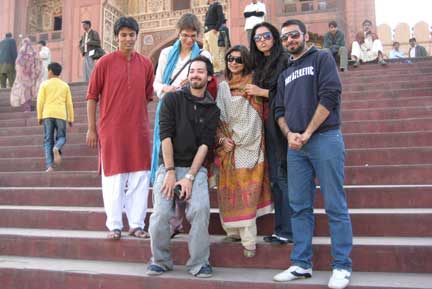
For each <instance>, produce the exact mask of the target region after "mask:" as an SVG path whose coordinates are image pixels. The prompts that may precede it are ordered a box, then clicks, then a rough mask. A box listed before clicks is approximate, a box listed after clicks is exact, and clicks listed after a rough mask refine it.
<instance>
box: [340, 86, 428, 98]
mask: <svg viewBox="0 0 432 289" xmlns="http://www.w3.org/2000/svg"><path fill="white" fill-rule="evenodd" d="M431 91H432V86H430V87H420V88H416V87H413V88H410V89H396V90H386V89H383V90H374V91H372V92H363V91H356V92H351V91H348V92H342V99H343V100H350V99H355V100H364V99H381V98H389V97H391V98H395V97H415V96H425V95H429V94H430V93H431Z"/></svg>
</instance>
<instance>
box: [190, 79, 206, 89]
mask: <svg viewBox="0 0 432 289" xmlns="http://www.w3.org/2000/svg"><path fill="white" fill-rule="evenodd" d="M206 85H207V80H201V81H197V80H195V79H194V80H191V81H190V87H192V88H193V89H203V88H204V87H205V86H206Z"/></svg>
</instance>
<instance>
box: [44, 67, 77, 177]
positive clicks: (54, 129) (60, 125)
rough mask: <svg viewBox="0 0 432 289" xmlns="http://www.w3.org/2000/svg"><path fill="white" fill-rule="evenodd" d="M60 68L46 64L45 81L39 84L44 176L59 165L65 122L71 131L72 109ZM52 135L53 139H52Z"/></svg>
mask: <svg viewBox="0 0 432 289" xmlns="http://www.w3.org/2000/svg"><path fill="white" fill-rule="evenodd" d="M61 72H62V66H61V65H60V64H59V63H56V62H53V63H50V64H48V73H47V76H48V80H46V81H44V82H42V84H41V86H40V88H39V93H38V96H37V118H38V123H39V124H40V125H42V124H43V126H44V151H45V165H46V172H51V171H53V170H54V168H53V163H55V164H56V165H60V163H61V160H62V158H61V153H62V148H63V146H64V145H65V143H66V122H68V123H69V126H70V127H72V123H73V121H74V109H73V103H72V95H71V91H70V88H69V85H68V84H67V83H66V82H64V81H63V80H61V79H60V78H59V76H60V74H61ZM54 134H56V137H55V138H54Z"/></svg>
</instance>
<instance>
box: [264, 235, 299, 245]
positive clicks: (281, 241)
mask: <svg viewBox="0 0 432 289" xmlns="http://www.w3.org/2000/svg"><path fill="white" fill-rule="evenodd" d="M263 240H264V242H267V243H272V244H275V245H286V244H289V243H293V240H292V238H283V237H279V236H277V235H276V234H273V235H271V236H265V237H264V238H263Z"/></svg>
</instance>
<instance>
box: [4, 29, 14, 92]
mask: <svg viewBox="0 0 432 289" xmlns="http://www.w3.org/2000/svg"><path fill="white" fill-rule="evenodd" d="M16 58H17V46H16V41H15V39H13V38H12V33H10V32H8V33H6V38H5V39H3V40H2V41H1V42H0V86H1V88H6V84H7V82H9V87H12V86H13V83H14V81H15V75H16V72H15V61H16Z"/></svg>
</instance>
